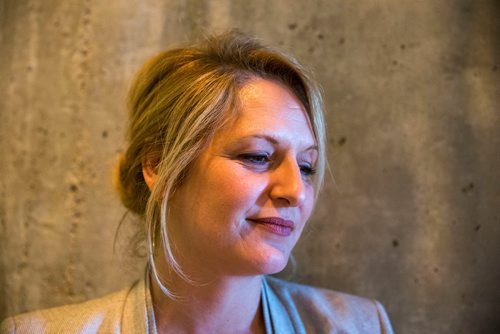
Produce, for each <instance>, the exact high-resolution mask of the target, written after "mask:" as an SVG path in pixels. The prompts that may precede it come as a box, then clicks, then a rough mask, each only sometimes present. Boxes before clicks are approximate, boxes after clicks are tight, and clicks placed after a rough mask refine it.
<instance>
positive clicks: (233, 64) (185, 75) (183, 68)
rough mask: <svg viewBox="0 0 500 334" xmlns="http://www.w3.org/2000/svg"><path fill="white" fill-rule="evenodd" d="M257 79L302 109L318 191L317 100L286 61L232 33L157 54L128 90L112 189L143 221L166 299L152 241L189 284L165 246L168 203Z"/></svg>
mask: <svg viewBox="0 0 500 334" xmlns="http://www.w3.org/2000/svg"><path fill="white" fill-rule="evenodd" d="M257 78H262V79H268V80H274V81H277V82H280V83H282V84H284V85H285V86H286V87H288V88H289V89H290V91H291V92H292V93H294V94H295V95H296V96H297V98H298V99H299V100H300V101H301V103H302V104H303V106H304V109H305V111H306V113H307V115H308V117H309V119H310V121H311V125H312V128H313V132H314V135H315V139H316V141H317V144H318V150H319V156H318V161H317V166H316V169H317V173H316V179H315V182H316V183H317V187H316V189H317V191H319V188H320V185H321V183H322V180H323V175H324V170H325V129H324V120H323V106H322V100H321V94H320V91H319V89H318V87H317V86H316V85H315V84H314V82H313V81H311V80H310V79H309V76H308V75H307V72H306V71H305V70H304V69H303V68H302V67H301V66H300V65H299V64H298V62H297V61H296V60H295V59H293V58H292V57H290V56H287V55H285V54H283V53H281V52H279V51H276V50H274V49H271V48H269V47H265V46H263V45H261V43H260V42H259V41H258V40H256V39H254V38H251V37H249V36H246V35H244V34H241V33H238V32H234V31H232V32H229V33H226V34H223V35H219V36H213V37H209V38H207V39H206V40H205V41H204V42H202V43H200V44H196V45H193V46H189V47H185V48H179V49H173V50H168V51H165V52H162V53H160V54H159V55H157V56H156V57H154V58H152V59H151V60H149V61H148V62H147V63H146V64H145V65H144V67H143V68H142V69H141V70H140V71H139V72H138V74H137V76H136V79H135V81H134V83H133V85H132V87H131V89H130V92H129V101H128V108H129V126H128V132H127V140H128V148H127V150H126V152H125V154H124V155H123V156H122V158H121V159H120V162H119V168H118V177H117V187H118V190H119V192H120V196H121V200H122V202H123V204H124V205H125V206H126V207H127V208H128V209H129V210H130V211H132V212H134V213H135V214H137V215H138V216H139V217H141V218H143V219H144V222H145V228H146V231H147V242H148V253H149V254H148V255H149V259H150V265H151V269H152V274H153V276H154V277H155V279H156V280H157V282H158V283H159V285H160V287H161V288H162V290H163V292H164V293H165V294H167V295H169V296H171V297H174V295H173V293H172V291H169V290H168V288H167V287H166V284H165V281H164V280H163V279H162V278H161V277H160V275H159V274H158V271H157V270H156V265H155V260H156V258H155V255H154V254H155V249H154V248H155V247H154V245H155V242H158V241H161V245H162V249H163V251H164V255H165V258H166V259H167V261H168V264H169V266H170V268H171V269H172V270H173V271H174V272H176V273H177V274H178V275H179V276H180V277H182V278H184V279H185V280H187V281H190V280H189V277H187V276H186V275H185V274H184V272H183V271H182V268H181V267H180V265H179V264H178V263H177V261H176V258H175V256H174V254H173V251H172V249H171V246H170V243H171V240H169V236H168V228H167V223H168V222H166V218H165V217H166V215H167V208H168V198H169V196H170V195H171V194H172V193H173V192H174V191H175V189H176V188H177V187H179V186H180V185H181V184H182V180H183V178H184V177H185V176H186V174H187V173H188V172H189V166H190V164H191V163H192V162H193V161H194V160H195V159H196V158H197V157H198V156H199V155H200V154H201V152H202V151H203V149H204V148H205V147H206V146H207V145H208V143H209V142H210V140H211V138H212V137H213V136H214V134H215V132H216V131H217V130H219V129H220V128H221V127H222V126H223V125H224V124H225V122H227V121H228V120H230V119H233V118H234V117H236V116H237V113H238V103H239V100H238V93H239V90H240V89H241V88H242V87H243V86H244V85H245V84H246V83H248V82H249V81H250V80H253V79H257ZM143 162H146V163H148V164H149V165H150V166H151V167H152V168H153V169H154V170H155V172H156V174H157V180H156V183H155V186H154V188H153V190H152V192H150V190H149V188H148V187H147V185H146V183H145V181H144V178H143V174H142V163H143ZM158 235H159V236H160V237H159V238H158Z"/></svg>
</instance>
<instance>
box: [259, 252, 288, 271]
mask: <svg viewBox="0 0 500 334" xmlns="http://www.w3.org/2000/svg"><path fill="white" fill-rule="evenodd" d="M289 255H290V254H288V253H287V254H283V253H282V252H273V253H271V254H268V255H267V256H266V257H265V258H264V259H262V260H261V261H259V262H258V263H257V264H256V265H257V271H258V272H259V274H260V275H272V274H277V273H279V272H281V271H283V269H285V267H286V265H287V263H288V257H289Z"/></svg>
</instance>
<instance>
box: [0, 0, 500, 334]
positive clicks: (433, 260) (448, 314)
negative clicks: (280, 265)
mask: <svg viewBox="0 0 500 334" xmlns="http://www.w3.org/2000/svg"><path fill="white" fill-rule="evenodd" d="M499 17H500V4H499V2H498V1H496V0H478V1H465V0H463V1H462V0H422V1H396V0H380V1H372V0H361V1H341V0H313V1H294V2H291V1H285V0H276V1H265V0H257V1H232V0H218V1H215V0H211V1H209V0H205V1H202V0H192V1H160V0H148V1H131V0H128V1H127V0H116V1H90V0H87V1H62V0H59V1H56V0H50V1H49V0H47V1H26V0H10V1H9V0H4V1H1V2H0V24H1V29H0V41H1V47H0V50H1V52H0V92H1V93H0V94H1V95H0V156H1V159H0V175H1V176H0V182H1V188H0V222H1V236H0V247H1V248H0V249H1V254H0V260H1V262H0V296H1V298H0V317H4V316H6V315H8V314H14V313H18V312H22V311H27V310H33V309H37V308H41V307H48V306H54V305H59V304H64V303H69V302H76V301H81V300H84V299H87V298H91V297H95V296H99V295H102V294H105V293H107V292H109V291H112V290H116V289H118V288H121V287H123V286H126V285H128V284H129V283H130V282H131V281H132V280H134V279H135V278H136V277H137V276H138V275H139V273H140V272H141V270H142V267H143V260H141V259H137V258H133V257H131V255H130V251H129V249H130V247H129V246H128V244H127V242H128V237H127V235H130V233H132V231H133V227H132V226H133V225H134V222H133V220H131V219H129V218H126V219H125V220H124V223H123V226H124V227H123V228H122V229H121V232H120V233H119V236H118V238H117V246H116V247H115V251H113V239H114V235H115V230H116V228H117V226H118V224H119V222H120V220H121V218H122V215H123V214H124V212H125V210H124V209H123V208H122V207H121V206H120V204H119V201H118V199H117V196H116V194H115V192H114V190H113V187H112V184H111V175H112V169H113V166H114V163H115V159H116V153H117V152H119V151H120V149H121V148H122V141H123V130H124V124H125V111H124V97H125V94H126V88H127V85H128V82H129V80H130V78H131V75H132V73H133V72H134V71H135V70H136V69H137V68H138V66H139V65H140V64H141V63H142V62H143V61H144V60H145V59H146V58H148V57H149V56H151V55H152V54H154V53H155V52H157V51H159V50H162V49H164V48H168V47H171V46H174V45H176V44H177V43H179V42H183V41H187V40H190V39H191V38H193V37H195V36H198V35H199V34H200V33H201V32H203V31H204V30H205V29H208V30H221V29H225V28H230V27H239V28H240V29H242V30H243V31H246V32H249V33H253V34H256V35H258V36H260V37H261V38H263V39H265V40H267V41H269V42H270V43H272V44H276V45H279V46H281V47H283V48H284V49H286V50H289V51H291V52H292V53H294V54H295V55H296V56H298V57H299V58H300V59H301V60H302V61H303V62H304V63H306V64H308V65H310V66H311V67H312V68H313V70H314V71H315V73H316V75H317V78H318V80H319V81H320V82H321V84H322V85H323V87H324V90H325V93H326V105H327V109H328V115H327V119H328V128H329V149H330V165H331V167H332V171H333V175H334V179H335V182H334V181H333V180H332V179H331V178H330V179H329V180H328V182H327V185H326V187H325V190H324V192H323V197H322V199H321V200H320V202H319V204H318V207H317V211H316V213H315V215H314V217H313V218H312V220H311V222H310V225H309V227H308V230H307V231H306V234H305V236H304V238H303V239H302V240H301V242H300V244H299V246H298V248H297V251H296V258H297V262H298V264H297V266H298V270H297V272H296V274H295V279H296V280H298V281H301V282H307V283H311V284H315V285H319V286H324V287H328V288H332V289H336V290H341V291H347V292H350V293H355V294H360V295H364V296H368V297H372V298H377V299H379V300H381V301H382V302H383V303H384V304H385V305H386V307H387V310H388V312H389V314H390V316H391V318H392V321H393V324H394V327H395V329H396V332H397V333H415V334H416V333H498V332H499V330H500V320H499V319H500V318H499V317H498V312H499V311H500V302H499V300H500V284H499V282H500V263H499V261H500V260H499V259H500V213H499V208H500V167H499V166H500V154H499V153H500V110H499V109H500V108H499V107H500V98H499V97H500V85H499V83H500V75H499V74H500V71H499V69H498V67H499V65H500V64H499V60H500V40H499V36H500V18H499Z"/></svg>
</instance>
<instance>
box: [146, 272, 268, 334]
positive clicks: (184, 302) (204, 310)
mask: <svg viewBox="0 0 500 334" xmlns="http://www.w3.org/2000/svg"><path fill="white" fill-rule="evenodd" d="M150 280H151V297H152V300H153V307H154V312H155V318H156V319H155V320H156V325H157V329H158V331H159V332H160V333H169V332H171V333H174V332H175V333H188V332H189V333H259V332H264V320H263V315H262V307H261V302H260V299H261V286H262V281H261V280H262V277H261V276H245V277H219V278H217V279H211V280H210V283H206V284H200V285H191V284H188V283H186V282H185V281H183V280H182V279H180V278H178V277H176V278H174V279H171V280H170V281H169V282H171V284H169V288H170V289H171V290H172V291H174V292H175V293H176V294H177V295H178V296H180V298H179V299H178V300H173V299H170V298H169V297H167V296H165V295H164V294H163V292H162V291H161V289H160V287H159V286H158V284H157V282H156V281H155V280H154V279H153V278H151V279H150Z"/></svg>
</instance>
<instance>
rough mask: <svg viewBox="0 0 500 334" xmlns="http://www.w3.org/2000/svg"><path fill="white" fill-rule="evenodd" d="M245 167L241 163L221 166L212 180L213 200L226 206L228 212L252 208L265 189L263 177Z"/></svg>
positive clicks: (223, 206)
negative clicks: (226, 166) (229, 166)
mask: <svg viewBox="0 0 500 334" xmlns="http://www.w3.org/2000/svg"><path fill="white" fill-rule="evenodd" d="M233 165H234V164H233ZM243 169H244V168H243V167H242V166H239V165H238V166H232V167H231V168H219V169H218V173H217V174H214V175H213V178H212V182H210V187H211V188H212V189H213V190H214V193H213V196H214V197H213V200H214V201H216V202H217V203H216V204H215V205H218V206H219V208H225V211H226V212H227V211H242V210H243V211H247V210H250V209H251V208H252V207H253V206H254V205H255V204H256V203H257V201H258V199H259V197H260V196H261V195H262V193H263V191H264V190H265V182H264V180H262V177H259V176H258V175H255V174H252V173H249V172H248V171H245V170H243Z"/></svg>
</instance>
